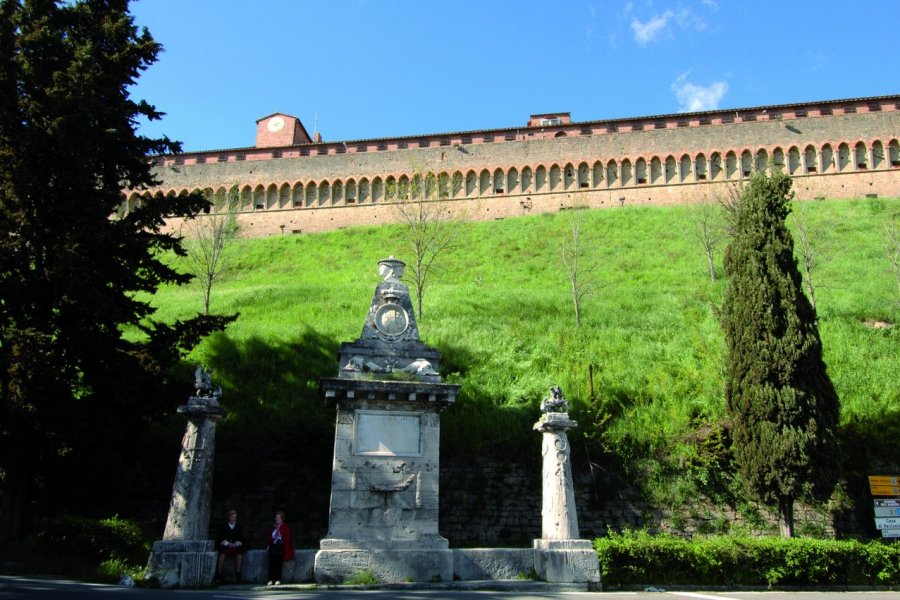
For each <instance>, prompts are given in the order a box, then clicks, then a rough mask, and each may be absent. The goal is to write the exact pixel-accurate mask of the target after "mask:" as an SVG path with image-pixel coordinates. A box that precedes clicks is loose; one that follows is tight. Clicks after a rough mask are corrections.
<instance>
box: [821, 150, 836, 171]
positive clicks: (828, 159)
mask: <svg viewBox="0 0 900 600" xmlns="http://www.w3.org/2000/svg"><path fill="white" fill-rule="evenodd" d="M835 162H836V161H835V158H834V149H832V147H831V144H825V145H824V146H822V173H833V172H834V171H835V170H836V169H835V164H834V163H835Z"/></svg>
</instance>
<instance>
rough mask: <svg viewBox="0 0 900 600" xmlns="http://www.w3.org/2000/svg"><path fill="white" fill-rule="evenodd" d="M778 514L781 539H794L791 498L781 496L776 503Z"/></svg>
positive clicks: (792, 500)
mask: <svg viewBox="0 0 900 600" xmlns="http://www.w3.org/2000/svg"><path fill="white" fill-rule="evenodd" d="M778 512H779V519H778V528H779V529H780V530H781V537H786V538H791V537H794V499H793V498H792V497H791V496H783V497H782V498H781V499H780V500H779V501H778Z"/></svg>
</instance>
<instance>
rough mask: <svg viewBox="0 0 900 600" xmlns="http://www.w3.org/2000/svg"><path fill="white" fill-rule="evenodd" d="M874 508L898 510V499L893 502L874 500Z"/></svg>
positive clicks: (899, 501) (899, 504)
mask: <svg viewBox="0 0 900 600" xmlns="http://www.w3.org/2000/svg"><path fill="white" fill-rule="evenodd" d="M874 502H875V506H896V507H897V508H900V499H895V500H875V501H874Z"/></svg>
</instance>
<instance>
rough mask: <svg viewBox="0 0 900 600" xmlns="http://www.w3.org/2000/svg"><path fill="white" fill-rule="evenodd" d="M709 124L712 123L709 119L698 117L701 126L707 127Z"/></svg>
mask: <svg viewBox="0 0 900 600" xmlns="http://www.w3.org/2000/svg"><path fill="white" fill-rule="evenodd" d="M710 123H712V121H711V120H710V118H709V117H700V124H701V125H709V124H710Z"/></svg>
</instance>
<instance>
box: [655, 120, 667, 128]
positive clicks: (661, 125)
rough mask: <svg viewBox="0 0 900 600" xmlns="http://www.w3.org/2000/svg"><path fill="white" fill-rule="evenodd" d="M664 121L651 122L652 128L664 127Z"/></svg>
mask: <svg viewBox="0 0 900 600" xmlns="http://www.w3.org/2000/svg"><path fill="white" fill-rule="evenodd" d="M665 128H666V122H665V121H655V122H654V123H653V129H665Z"/></svg>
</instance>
